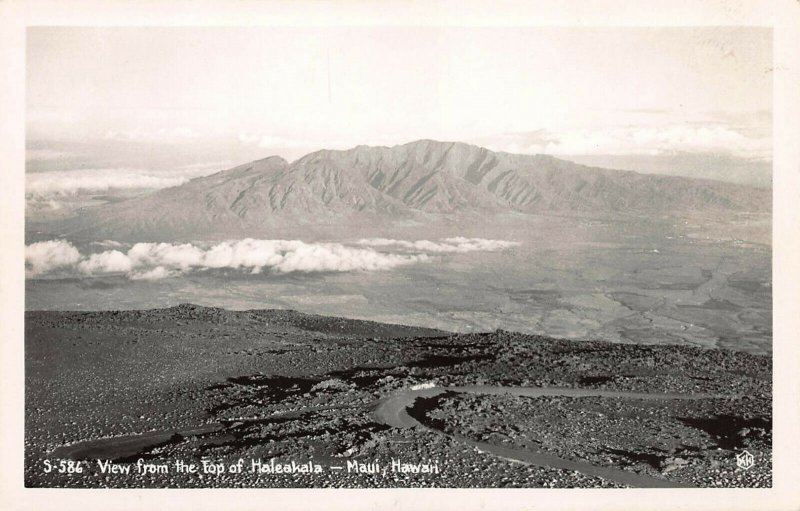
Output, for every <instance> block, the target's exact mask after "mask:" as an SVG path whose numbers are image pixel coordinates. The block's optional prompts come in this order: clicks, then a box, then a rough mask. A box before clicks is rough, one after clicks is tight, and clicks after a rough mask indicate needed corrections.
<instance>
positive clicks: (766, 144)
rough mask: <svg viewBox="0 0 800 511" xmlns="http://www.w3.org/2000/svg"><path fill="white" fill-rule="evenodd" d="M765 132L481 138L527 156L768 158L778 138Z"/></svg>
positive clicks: (708, 129) (577, 132) (663, 129)
mask: <svg viewBox="0 0 800 511" xmlns="http://www.w3.org/2000/svg"><path fill="white" fill-rule="evenodd" d="M762 131H763V130H753V129H747V127H742V126H734V125H729V124H712V123H709V124H704V125H697V124H690V125H678V124H675V125H664V126H658V127H653V126H621V127H606V128H603V129H567V130H560V131H549V130H539V131H534V132H525V133H508V134H505V135H501V136H497V137H491V138H486V139H481V140H480V141H478V142H479V143H481V144H483V145H485V146H486V147H488V148H489V149H493V150H496V151H507V152H511V153H524V154H552V155H555V156H568V155H598V154H602V155H661V154H674V153H677V152H685V153H714V154H721V155H728V156H732V157H737V158H754V159H763V160H768V159H770V158H771V157H772V138H771V136H770V135H769V133H762Z"/></svg>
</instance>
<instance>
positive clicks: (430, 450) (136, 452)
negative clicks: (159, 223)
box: [25, 304, 772, 488]
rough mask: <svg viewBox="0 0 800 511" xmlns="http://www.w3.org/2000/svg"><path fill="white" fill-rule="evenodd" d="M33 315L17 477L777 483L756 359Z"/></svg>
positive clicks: (165, 315)
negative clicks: (22, 462)
mask: <svg viewBox="0 0 800 511" xmlns="http://www.w3.org/2000/svg"><path fill="white" fill-rule="evenodd" d="M25 328H26V341H25V342H26V376H25V378H26V472H25V482H26V485H27V486H32V487H126V488H131V487H132V488H136V487H423V486H424V487H568V488H569V487H621V486H644V487H663V486H666V487H673V486H674V487H692V486H697V487H762V486H770V485H771V475H770V474H771V448H772V447H771V444H772V412H771V375H772V363H771V358H770V357H769V356H766V355H758V354H751V353H745V352H737V351H731V350H726V349H704V348H698V347H689V346H677V345H659V346H644V345H634V344H614V343H605V342H593V341H583V342H576V341H567V340H560V339H553V338H546V337H541V336H536V335H523V334H517V333H512V332H507V331H502V330H498V331H494V332H487V333H475V334H450V333H448V332H443V331H438V330H432V329H424V328H416V327H404V326H399V325H390V324H381V323H374V322H369V321H358V320H348V319H342V318H334V317H323V316H316V315H306V314H302V313H299V312H294V311H287V310H251V311H227V310H223V309H218V308H208V307H200V306H195V305H188V304H184V305H180V306H177V307H171V308H167V309H154V310H139V311H103V312H55V311H48V312H36V311H32V312H27V313H26V321H25ZM745 451H746V452H747V453H748V454H749V455H750V456H752V467H750V468H747V469H745V468H742V467H738V466H737V455H743V453H744V452H745ZM98 460H102V461H103V462H104V463H105V462H107V461H111V462H112V464H113V465H114V466H115V467H116V468H115V469H114V471H113V472H110V471H105V472H104V470H103V468H102V467H103V466H105V467H108V466H109V465H101V464H100V463H99V462H98ZM238 460H242V461H241V464H242V467H243V469H242V470H241V471H240V472H235V471H234V472H230V471H229V470H228V468H229V467H230V466H232V465H236V464H237V463H239V461H238ZM61 461H64V462H65V463H67V462H70V464H69V465H62V468H63V467H66V466H71V467H72V471H69V470H66V469H65V470H59V463H60V462H61ZM179 461H180V462H182V463H185V464H187V465H188V464H194V465H195V466H196V467H203V466H204V465H203V463H204V462H205V463H206V464H207V466H208V467H212V468H213V467H225V470H222V471H215V470H203V469H202V468H199V469H198V470H197V471H196V472H191V473H190V472H180V471H178V470H177V469H176V463H178V462H179ZM75 462H78V464H75ZM293 463H294V468H292V464H293ZM276 465H277V466H282V467H284V466H285V467H286V470H285V471H281V472H276V471H274V470H273V468H272V467H274V466H276ZM145 466H146V467H156V468H152V470H151V471H147V470H145V471H142V467H145ZM303 466H305V467H310V468H309V469H308V470H307V471H303V470H301V469H298V468H297V467H303ZM76 467H80V468H79V470H78V469H76ZM120 467H122V468H120ZM124 467H128V468H127V469H125V468H124ZM157 467H166V468H165V469H164V470H165V471H161V469H159V468H157ZM254 467H270V468H269V469H262V470H256V469H254ZM317 467H318V470H316V471H315V470H314V469H315V468H317ZM415 467H416V469H415ZM424 467H427V470H426V469H425V468H424ZM48 468H49V470H48ZM109 470H110V469H109Z"/></svg>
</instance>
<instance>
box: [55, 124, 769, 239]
mask: <svg viewBox="0 0 800 511" xmlns="http://www.w3.org/2000/svg"><path fill="white" fill-rule="evenodd" d="M707 209H711V210H718V211H719V210H721V211H752V212H760V211H769V210H770V209H771V194H770V193H769V191H767V190H763V189H757V188H752V187H747V186H744V185H736V184H731V183H722V182H718V181H710V180H697V179H691V178H686V177H676V176H663V175H653V174H639V173H636V172H634V171H620V170H610V169H603V168H596V167H588V166H585V165H580V164H577V163H573V162H569V161H566V160H561V159H558V158H555V157H553V156H550V155H524V154H513V153H504V152H495V151H491V150H489V149H486V148H484V147H480V146H476V145H470V144H465V143H462V142H439V141H435V140H429V139H423V140H418V141H414V142H409V143H407V144H402V145H395V146H391V147H389V146H365V145H359V146H356V147H353V148H351V149H344V150H332V149H321V150H318V151H314V152H311V153H309V154H306V155H305V156H302V157H300V158H298V159H296V160H294V161H293V162H291V163H290V162H287V161H286V160H285V159H283V158H281V157H280V156H269V157H267V158H263V159H260V160H255V161H252V162H249V163H246V164H243V165H239V166H236V167H233V168H231V169H228V170H223V171H220V172H217V173H215V174H211V175H209V176H204V177H199V178H195V179H192V180H191V181H189V182H187V183H185V184H183V185H180V186H176V187H172V188H165V189H161V190H157V191H155V192H153V193H150V194H148V195H144V196H139V197H135V198H132V199H129V200H125V201H121V202H117V203H114V204H106V205H103V206H98V207H95V208H90V209H87V210H86V211H84V212H83V213H82V214H81V215H79V216H78V217H77V218H74V219H71V220H69V221H68V223H69V225H68V226H65V227H66V228H67V230H68V232H69V231H71V232H74V231H85V230H87V229H88V230H93V231H99V232H104V233H107V234H114V233H117V232H139V233H147V232H153V233H163V232H173V231H174V232H181V233H186V232H191V231H197V232H204V231H208V230H215V231H225V230H231V229H235V230H238V231H241V232H248V231H252V230H257V229H259V228H264V227H269V226H272V225H277V224H287V223H288V224H297V225H313V224H317V223H323V224H324V223H342V224H346V223H347V222H349V221H352V220H353V219H354V218H372V219H377V218H380V219H384V220H398V219H410V218H417V217H419V216H420V215H422V216H425V215H429V214H436V215H442V214H443V215H456V214H461V213H467V212H471V213H477V214H481V215H493V214H498V213H504V212H516V213H523V214H526V213H528V214H541V213H548V212H560V211H570V212H609V213H614V212H641V213H657V212H658V213H660V212H670V211H682V210H707Z"/></svg>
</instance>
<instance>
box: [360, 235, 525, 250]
mask: <svg viewBox="0 0 800 511" xmlns="http://www.w3.org/2000/svg"><path fill="white" fill-rule="evenodd" d="M357 243H358V244H359V245H366V246H370V247H400V248H403V249H406V250H417V251H421V252H434V253H436V252H440V253H458V252H476V251H479V252H493V251H497V250H505V249H508V248H512V247H516V246H518V245H520V243H518V242H516V241H504V240H489V239H484V238H464V237H456V238H445V239H443V240H439V241H429V240H418V241H406V240H394V239H387V238H369V239H361V240H358V242H357Z"/></svg>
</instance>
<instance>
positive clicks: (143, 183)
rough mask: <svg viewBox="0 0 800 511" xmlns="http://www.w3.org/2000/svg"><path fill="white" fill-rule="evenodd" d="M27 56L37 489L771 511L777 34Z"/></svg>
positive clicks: (30, 458)
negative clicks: (535, 498) (662, 500)
mask: <svg viewBox="0 0 800 511" xmlns="http://www.w3.org/2000/svg"><path fill="white" fill-rule="evenodd" d="M24 35H25V40H24V68H23V69H21V70H20V73H22V74H23V75H24V76H21V81H24V92H25V95H24V129H23V131H24V173H21V176H20V178H21V179H22V180H23V181H22V182H23V183H24V185H22V186H24V227H23V228H24V277H23V276H22V270H21V269H20V272H19V273H20V279H23V278H24V295H20V296H19V297H18V300H19V302H20V307H21V308H24V320H21V329H22V331H20V332H18V333H17V335H16V337H14V338H9V339H6V341H10V342H15V343H19V346H20V350H21V352H22V353H23V356H24V368H23V367H20V368H19V370H20V371H23V372H22V373H21V376H20V377H21V378H24V389H21V394H20V399H21V400H23V399H24V417H19V420H20V423H22V422H23V421H24V426H23V432H24V440H22V439H20V440H19V441H20V443H24V462H23V464H22V473H21V474H16V475H17V477H20V478H21V480H22V483H23V485H24V488H25V489H27V490H36V489H48V490H51V491H55V489H83V490H89V489H97V490H100V489H148V490H152V489H198V488H204V489H240V490H248V489H249V490H252V489H332V488H347V489H359V490H374V489H561V490H575V489H603V490H612V489H618V490H621V489H634V488H635V489H672V490H671V491H673V490H683V489H719V490H722V489H731V488H737V489H761V490H769V489H772V488H773V487H774V477H777V475H776V473H775V471H774V469H773V467H774V463H773V461H774V460H773V449H774V448H775V449H777V446H774V445H773V416H774V413H773V412H774V411H775V410H774V408H775V406H776V405H775V401H774V400H773V397H774V394H773V385H774V384H775V385H777V384H778V381H777V380H776V379H775V378H774V376H775V373H774V371H773V354H774V351H773V347H774V346H775V345H776V343H778V342H786V343H796V338H795V339H780V340H779V339H777V338H775V337H774V334H773V332H774V328H773V319H774V314H773V313H774V307H773V305H774V302H773V300H774V298H775V296H777V294H776V295H774V294H773V283H775V285H776V286H778V285H779V283H778V281H779V280H781V279H785V278H787V277H788V276H787V277H784V276H781V275H778V274H776V273H775V272H774V271H773V261H774V254H773V242H776V243H780V241H779V240H777V239H776V238H775V237H776V236H782V235H790V234H792V233H791V232H787V231H779V230H778V229H775V230H773V228H774V227H775V221H776V220H775V218H776V217H775V211H776V205H775V203H774V199H773V197H774V196H773V192H774V191H775V188H776V187H777V186H778V184H777V181H776V174H775V173H774V172H773V163H774V157H775V151H776V142H775V138H776V135H775V125H776V123H775V122H774V121H775V115H776V107H775V101H776V93H775V91H776V90H777V89H776V87H775V73H776V64H775V52H776V46H775V40H776V39H775V32H774V28H773V27H771V26H766V25H765V24H763V23H760V24H756V23H754V24H752V25H745V24H738V25H733V24H730V25H691V24H686V25H685V26H681V25H672V26H663V25H660V24H653V25H651V26H647V25H639V26H624V25H619V26H613V25H612V26H608V25H599V24H598V25H596V26H595V25H589V24H585V23H576V24H572V25H565V24H562V25H560V26H551V25H542V26H525V25H524V24H520V25H519V26H513V24H512V26H491V25H490V24H487V25H480V24H472V25H469V24H462V25H456V24H449V25H448V24H436V23H424V24H423V23H419V24H416V25H414V24H399V25H378V24H365V23H360V24H353V25H351V26H347V25H338V24H326V25H324V26H320V25H319V24H316V25H313V26H312V25H310V24H309V25H302V24H290V23H287V24H283V25H280V24H269V23H263V24H256V23H254V24H240V25H231V24H223V23H220V24H217V25H215V24H200V23H195V24H191V23H189V24H181V23H178V24H157V25H152V24H151V25H148V24H136V23H129V24H121V25H120V24H114V25H108V24H106V23H98V24H96V25H92V24H78V23H75V24H73V23H66V24H51V25H48V24H41V25H35V26H33V25H30V26H27V27H25V34H24ZM19 201H20V203H22V202H23V199H22V198H21V197H20V198H19ZM20 215H23V213H22V212H20ZM794 227H796V226H794ZM781 232H782V234H781ZM796 234H797V232H794V235H796ZM6 248H8V247H6ZM18 248H19V250H22V247H21V246H20V247H18ZM776 351H777V350H776ZM775 415H779V414H778V413H777V412H776V414H775ZM543 494H545V495H546V494H547V492H544V493H543ZM54 495H55V494H54ZM265 495H268V494H265ZM537 495H538V493H537ZM664 495H666V494H664ZM711 495H712V497H711V498H713V494H711ZM796 503H797V502H795V504H796ZM320 504H321V503H318V506H319V505H320ZM643 504H644V503H643ZM318 506H315V508H316V509H321V508H322V507H318ZM432 508H435V506H434V507H432ZM468 508H469V507H468V505H465V506H464V507H463V509H468Z"/></svg>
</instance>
